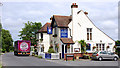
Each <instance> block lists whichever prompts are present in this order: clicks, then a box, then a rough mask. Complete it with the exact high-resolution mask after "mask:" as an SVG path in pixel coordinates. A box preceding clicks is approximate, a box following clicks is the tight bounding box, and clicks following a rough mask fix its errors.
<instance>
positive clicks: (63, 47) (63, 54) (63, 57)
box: [62, 45, 64, 58]
mask: <svg viewBox="0 0 120 68" xmlns="http://www.w3.org/2000/svg"><path fill="white" fill-rule="evenodd" d="M62 58H64V45H62Z"/></svg>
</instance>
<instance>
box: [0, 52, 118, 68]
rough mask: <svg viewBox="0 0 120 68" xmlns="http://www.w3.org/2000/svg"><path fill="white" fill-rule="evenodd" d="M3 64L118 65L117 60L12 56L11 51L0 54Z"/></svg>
mask: <svg viewBox="0 0 120 68" xmlns="http://www.w3.org/2000/svg"><path fill="white" fill-rule="evenodd" d="M2 65H3V66H110V67H112V66H118V61H93V60H81V61H64V60H47V59H39V58H37V57H33V56H14V55H13V52H10V53H6V54H4V55H2Z"/></svg>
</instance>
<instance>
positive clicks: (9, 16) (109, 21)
mask: <svg viewBox="0 0 120 68" xmlns="http://www.w3.org/2000/svg"><path fill="white" fill-rule="evenodd" d="M16 1H18V0H16ZM16 1H15V3H14V2H13V3H11V2H8V3H4V6H3V11H4V13H3V14H4V17H3V21H4V23H3V25H4V28H5V29H9V30H10V31H11V33H12V35H13V37H14V39H16V38H18V37H17V35H18V31H19V30H18V29H21V28H22V27H23V26H24V24H23V22H27V21H33V22H35V21H38V22H42V23H46V22H48V21H49V18H50V17H51V16H52V15H55V14H58V15H70V14H71V8H70V7H71V4H72V3H73V2H74V1H73V0H69V1H68V0H59V1H58V0H55V1H54V0H52V1H51V0H42V1H41V0H39V2H36V1H35V0H34V2H30V1H29V3H28V2H25V1H27V0H25V1H22V3H18V2H16ZM49 1H50V2H49ZM66 1H68V2H66ZM86 1H88V0H86ZM92 1H94V0H92ZM110 1H111V0H110ZM110 1H109V2H96V1H94V2H89V1H88V2H85V1H84V2H83V0H81V1H77V4H78V6H79V8H78V9H79V10H81V9H82V10H83V11H87V12H88V16H89V18H90V19H91V20H92V21H93V23H94V24H95V25H96V26H98V27H99V28H100V29H101V30H103V31H104V32H105V33H106V34H108V35H109V36H111V37H112V38H114V39H116V38H117V36H115V34H117V27H118V26H117V24H116V23H117V15H118V14H117V11H118V10H117V4H118V3H117V2H110ZM16 23H17V24H16ZM111 25H112V26H111ZM17 28H18V29H17ZM16 29H17V30H16ZM111 32H112V33H111ZM115 32H116V33H115Z"/></svg>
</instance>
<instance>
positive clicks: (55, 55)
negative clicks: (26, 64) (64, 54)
mask: <svg viewBox="0 0 120 68" xmlns="http://www.w3.org/2000/svg"><path fill="white" fill-rule="evenodd" d="M39 56H42V57H43V58H46V59H60V58H59V57H60V55H59V53H50V54H49V53H39Z"/></svg>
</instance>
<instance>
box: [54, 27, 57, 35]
mask: <svg viewBox="0 0 120 68" xmlns="http://www.w3.org/2000/svg"><path fill="white" fill-rule="evenodd" d="M55 34H57V27H55V31H54V35H55Z"/></svg>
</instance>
